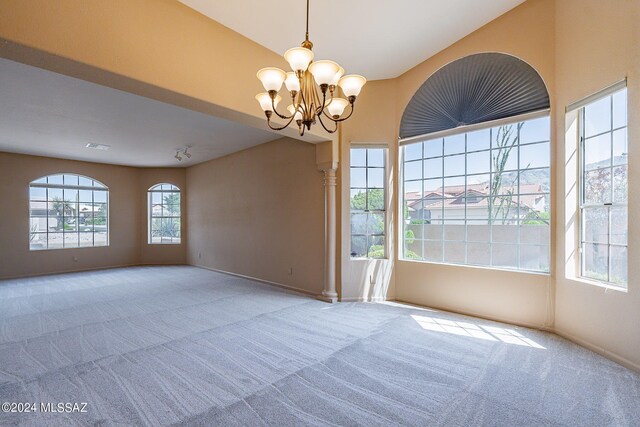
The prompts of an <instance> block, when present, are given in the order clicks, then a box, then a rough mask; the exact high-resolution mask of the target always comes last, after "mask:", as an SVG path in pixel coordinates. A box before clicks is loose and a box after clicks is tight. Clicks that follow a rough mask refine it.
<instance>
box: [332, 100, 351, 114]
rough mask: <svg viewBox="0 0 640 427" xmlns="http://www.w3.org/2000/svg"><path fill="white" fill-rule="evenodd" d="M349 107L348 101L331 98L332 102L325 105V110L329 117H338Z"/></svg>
mask: <svg viewBox="0 0 640 427" xmlns="http://www.w3.org/2000/svg"><path fill="white" fill-rule="evenodd" d="M347 105H349V101H347V100H346V99H344V98H333V100H332V101H331V102H330V103H329V105H327V110H329V114H330V115H331V117H335V116H340V115H342V113H343V112H344V109H345V108H347Z"/></svg>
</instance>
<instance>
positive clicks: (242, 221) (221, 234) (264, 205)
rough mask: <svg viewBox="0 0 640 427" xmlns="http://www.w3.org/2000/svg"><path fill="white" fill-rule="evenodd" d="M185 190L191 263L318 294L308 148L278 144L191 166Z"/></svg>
mask: <svg viewBox="0 0 640 427" xmlns="http://www.w3.org/2000/svg"><path fill="white" fill-rule="evenodd" d="M187 188H188V190H189V191H188V193H187V212H188V214H187V215H188V216H187V222H188V224H189V230H188V258H187V260H188V263H189V264H192V265H198V266H204V267H208V268H213V269H217V270H221V271H226V272H231V273H235V274H240V275H244V276H249V277H253V278H257V279H261V280H265V281H269V282H274V283H278V284H282V285H285V286H289V287H292V288H297V289H300V290H303V291H307V292H310V293H313V294H319V293H320V292H321V291H322V287H323V267H324V199H323V197H324V189H323V181H322V173H321V172H319V171H318V170H317V168H316V150H315V147H314V146H313V145H311V144H307V143H304V142H300V141H295V140H292V139H289V138H283V139H279V140H276V141H273V142H269V143H267V144H263V145H259V146H257V147H253V148H250V149H248V150H244V151H240V152H238V153H234V154H231V155H229V156H226V157H222V158H219V159H215V160H211V161H209V162H206V163H202V164H199V165H196V166H192V167H190V168H189V169H188V170H187ZM290 269H292V273H291V274H289V273H290Z"/></svg>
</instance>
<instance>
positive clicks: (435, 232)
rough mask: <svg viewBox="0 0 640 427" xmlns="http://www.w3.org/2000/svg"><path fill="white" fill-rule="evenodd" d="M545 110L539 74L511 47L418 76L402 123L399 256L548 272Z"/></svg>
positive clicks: (546, 96)
mask: <svg viewBox="0 0 640 427" xmlns="http://www.w3.org/2000/svg"><path fill="white" fill-rule="evenodd" d="M548 109H549V94H548V92H547V89H546V87H545V85H544V82H543V80H542V78H541V76H540V75H539V74H538V73H537V71H536V70H535V69H533V68H532V67H531V66H530V65H529V64H527V63H526V62H524V61H522V60H520V59H518V58H516V57H514V56H511V55H505V54H501V53H481V54H476V55H470V56H467V57H464V58H461V59H458V60H456V61H453V62H451V63H450V64H448V65H446V66H444V67H442V68H441V69H440V70H438V71H436V72H435V73H434V74H433V75H432V76H431V77H429V78H428V79H427V80H426V81H425V82H424V84H423V85H422V86H421V87H420V88H419V89H418V91H417V92H416V93H415V94H414V96H413V98H412V99H411V101H410V102H409V104H408V105H407V108H406V109H405V111H404V114H403V116H402V122H401V124H400V137H401V138H402V139H401V140H400V145H401V146H402V170H401V176H402V180H401V181H402V186H403V189H402V194H403V216H404V217H403V227H404V232H403V233H402V234H401V235H402V236H404V239H403V240H404V242H403V245H402V253H401V258H402V259H407V260H414V261H425V262H435V263H446V264H462V265H477V266H483V267H493V268H500V269H515V270H526V271H536V272H549V270H550V221H551V212H550V200H551V194H550V193H551V185H550V153H551V148H550V121H549V113H548Z"/></svg>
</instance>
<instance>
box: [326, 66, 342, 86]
mask: <svg viewBox="0 0 640 427" xmlns="http://www.w3.org/2000/svg"><path fill="white" fill-rule="evenodd" d="M343 75H344V68H342V67H340V69H339V70H338V72H337V73H336V74H335V75H334V76H333V79H331V83H329V86H338V81H340V78H341V77H342V76H343Z"/></svg>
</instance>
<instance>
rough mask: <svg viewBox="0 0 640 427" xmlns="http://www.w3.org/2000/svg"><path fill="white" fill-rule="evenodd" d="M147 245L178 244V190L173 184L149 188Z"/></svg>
mask: <svg viewBox="0 0 640 427" xmlns="http://www.w3.org/2000/svg"><path fill="white" fill-rule="evenodd" d="M148 200H149V244H176V243H180V228H181V227H180V189H179V188H178V187H176V186H175V185H173V184H165V183H163V184H156V185H154V186H153V187H151V188H149V196H148Z"/></svg>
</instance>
